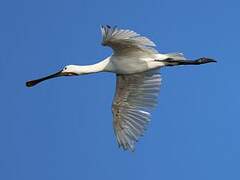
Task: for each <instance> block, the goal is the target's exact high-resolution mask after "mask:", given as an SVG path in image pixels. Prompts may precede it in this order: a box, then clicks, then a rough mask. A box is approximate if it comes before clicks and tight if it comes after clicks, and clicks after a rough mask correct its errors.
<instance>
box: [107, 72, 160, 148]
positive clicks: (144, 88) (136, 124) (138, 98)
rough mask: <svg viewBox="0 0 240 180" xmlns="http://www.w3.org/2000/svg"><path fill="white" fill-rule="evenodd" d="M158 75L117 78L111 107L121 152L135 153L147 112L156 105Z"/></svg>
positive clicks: (145, 74) (146, 73) (147, 116)
mask: <svg viewBox="0 0 240 180" xmlns="http://www.w3.org/2000/svg"><path fill="white" fill-rule="evenodd" d="M160 82H161V78H160V74H159V72H158V71H156V70H155V71H149V72H144V73H139V74H133V75H117V85H116V92H115V97H114V101H113V104H112V112H113V119H114V120H113V127H114V132H115V135H116V138H117V142H118V144H119V146H120V147H122V148H123V149H124V150H131V151H133V150H134V146H135V143H136V141H137V140H138V139H139V137H140V136H141V135H143V133H144V130H145V129H146V125H147V124H148V122H149V121H150V116H151V114H150V112H151V110H152V109H153V108H154V107H155V106H156V104H157V98H158V94H159V88H160Z"/></svg>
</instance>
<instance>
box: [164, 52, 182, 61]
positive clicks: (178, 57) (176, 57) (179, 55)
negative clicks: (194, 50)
mask: <svg viewBox="0 0 240 180" xmlns="http://www.w3.org/2000/svg"><path fill="white" fill-rule="evenodd" d="M166 56H167V57H168V58H169V59H173V60H176V61H177V60H186V58H185V57H184V55H183V53H168V54H166Z"/></svg>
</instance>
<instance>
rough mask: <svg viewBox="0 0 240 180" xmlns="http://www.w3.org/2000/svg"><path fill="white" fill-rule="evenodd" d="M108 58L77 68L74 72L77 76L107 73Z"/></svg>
mask: <svg viewBox="0 0 240 180" xmlns="http://www.w3.org/2000/svg"><path fill="white" fill-rule="evenodd" d="M108 66H109V58H106V59H104V60H103V61H100V62H98V63H96V64H91V65H85V66H77V68H76V72H77V73H78V74H91V73H97V72H103V71H108Z"/></svg>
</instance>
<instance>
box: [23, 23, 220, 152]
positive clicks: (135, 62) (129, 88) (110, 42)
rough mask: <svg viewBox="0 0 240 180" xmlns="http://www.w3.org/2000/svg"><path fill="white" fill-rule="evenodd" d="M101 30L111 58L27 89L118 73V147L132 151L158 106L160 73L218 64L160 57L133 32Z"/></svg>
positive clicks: (66, 71)
mask: <svg viewBox="0 0 240 180" xmlns="http://www.w3.org/2000/svg"><path fill="white" fill-rule="evenodd" d="M101 30H102V35H103V41H102V45H104V46H109V47H111V48H112V49H113V54H112V55H111V56H110V57H107V58H106V59H104V60H102V61H100V62H98V63H96V64H93V65H87V66H78V65H68V66H66V67H65V68H64V69H63V70H62V71H60V72H58V73H55V74H53V75H50V76H47V77H44V78H41V79H38V80H33V81H29V82H27V86H29V87H31V86H33V85H35V84H37V83H39V82H41V81H43V80H46V79H49V78H53V77H58V76H69V75H81V74H89V73H97V72H112V73H115V74H116V75H117V82H116V83H117V86H116V92H115V97H114V100H113V104H112V112H113V119H114V120H113V127H114V132H115V135H116V138H117V142H118V144H119V146H120V147H123V149H126V150H132V151H133V150H134V148H135V142H136V141H137V140H138V139H139V137H140V136H141V135H143V133H144V130H145V129H146V125H147V124H148V122H149V121H150V115H151V110H152V109H153V108H154V107H155V106H156V105H157V98H158V93H159V88H160V83H161V77H160V74H159V71H158V69H159V68H161V67H163V66H168V65H181V64H202V63H208V62H215V61H213V60H212V61H208V59H206V58H205V59H199V60H197V61H186V59H185V58H184V56H183V54H181V53H171V54H160V53H159V52H158V51H157V50H156V49H154V46H155V44H154V43H153V42H152V41H151V40H149V39H148V38H146V37H143V36H140V35H139V34H137V33H135V32H134V31H130V30H123V29H117V28H111V27H109V26H104V27H102V28H101ZM169 63H170V64H169Z"/></svg>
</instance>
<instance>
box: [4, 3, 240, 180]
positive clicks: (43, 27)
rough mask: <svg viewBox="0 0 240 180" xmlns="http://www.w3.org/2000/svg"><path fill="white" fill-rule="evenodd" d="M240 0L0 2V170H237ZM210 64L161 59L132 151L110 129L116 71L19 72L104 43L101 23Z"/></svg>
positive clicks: (14, 178)
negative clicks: (30, 84)
mask: <svg viewBox="0 0 240 180" xmlns="http://www.w3.org/2000/svg"><path fill="white" fill-rule="evenodd" d="M239 7H240V2H238V1H236V0H235V1H231V0H228V1H227V0H225V1H224V0H223V1H221V0H220V1H219V0H212V1H209V0H201V1H192V0H187V1H184V0H183V1H177V0H175V1H173V0H145V1H130V0H121V1H112V0H106V1H104V0H101V1H100V0H99V1H98V0H96V1H90V0H85V1H83V0H50V1H49V0H41V1H36V0H7V1H1V2H0V68H1V69H0V82H1V93H0V106H1V111H0V112H1V114H0V179H1V180H66V179H67V180H91V179H114V180H122V179H124V180H128V179H138V180H148V179H162V180H176V179H177V180H203V179H204V180H213V179H217V180H226V179H231V180H239V179H240V172H239V169H240V140H239V138H240V130H239V129H240V116H239V107H240V95H239V92H240V85H239V66H240V60H239V54H238V53H239V40H240V38H239V32H240V23H239V17H240V11H239ZM101 24H109V25H118V26H119V27H121V28H129V29H133V30H135V31H137V32H139V33H141V34H143V35H146V36H148V37H149V38H151V39H152V40H154V41H155V42H156V44H157V45H158V50H159V51H160V52H163V53H167V52H184V53H185V55H186V56H187V57H189V58H197V57H201V56H207V57H212V58H215V59H216V60H218V63H217V64H208V65H202V66H194V67H193V66H192V67H190V66H188V67H174V68H165V69H162V75H163V85H162V87H161V93H160V98H159V106H158V107H157V109H156V110H155V111H154V113H153V120H152V122H151V123H150V126H149V127H148V130H147V132H146V133H145V136H144V137H143V138H141V139H140V141H139V143H138V144H137V146H136V151H135V152H134V153H130V152H124V151H122V150H121V149H119V148H118V147H117V144H116V140H115V137H114V134H113V129H112V114H111V102H112V97H113V93H114V89H115V76H114V75H113V74H107V73H103V74H98V75H88V76H83V77H73V78H59V79H55V80H52V81H48V82H45V83H43V84H40V85H39V86H36V87H34V88H31V89H29V88H26V87H25V81H27V80H29V79H32V78H38V77H41V76H42V75H46V74H48V73H52V72H55V71H56V70H59V69H60V68H62V67H63V66H64V65H67V64H91V63H95V62H97V61H99V60H101V59H103V58H105V57H106V56H108V55H110V54H111V50H110V49H108V48H104V47H102V46H101V45H100V41H101V35H100V29H99V27H100V25H101Z"/></svg>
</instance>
